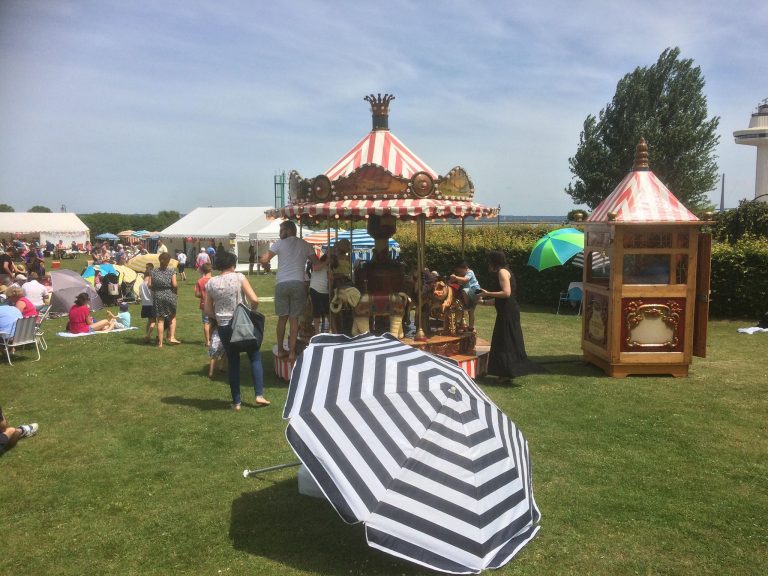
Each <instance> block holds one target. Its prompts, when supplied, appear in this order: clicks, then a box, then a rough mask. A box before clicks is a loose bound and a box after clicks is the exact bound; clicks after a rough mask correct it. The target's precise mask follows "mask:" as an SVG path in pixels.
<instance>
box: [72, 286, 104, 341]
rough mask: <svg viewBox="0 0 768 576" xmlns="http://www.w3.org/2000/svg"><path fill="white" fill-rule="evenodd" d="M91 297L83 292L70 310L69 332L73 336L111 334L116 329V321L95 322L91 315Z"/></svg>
mask: <svg viewBox="0 0 768 576" xmlns="http://www.w3.org/2000/svg"><path fill="white" fill-rule="evenodd" d="M90 303H91V297H90V296H88V294H87V293H86V292H81V293H80V294H78V295H77V298H75V303H74V305H73V306H72V308H70V309H69V322H68V323H67V330H69V332H71V333H72V334H88V333H89V332H109V331H110V330H112V329H113V328H114V327H115V320H113V319H111V318H109V319H107V320H99V321H98V322H95V321H94V320H93V316H92V315H91V308H90Z"/></svg>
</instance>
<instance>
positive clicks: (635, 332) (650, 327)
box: [626, 300, 682, 348]
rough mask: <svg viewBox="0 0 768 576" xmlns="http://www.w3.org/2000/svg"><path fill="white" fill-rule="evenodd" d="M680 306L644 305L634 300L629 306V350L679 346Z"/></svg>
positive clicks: (674, 304) (672, 303)
mask: <svg viewBox="0 0 768 576" xmlns="http://www.w3.org/2000/svg"><path fill="white" fill-rule="evenodd" d="M681 310H682V309H681V308H680V305H679V304H678V303H677V302H673V301H668V302H667V303H666V304H643V301H642V300H633V301H631V302H630V303H629V304H628V305H627V316H626V318H627V340H626V342H627V346H628V347H629V348H649V347H653V348H658V347H669V348H674V347H675V346H677V344H678V341H679V338H678V325H679V324H680V312H681Z"/></svg>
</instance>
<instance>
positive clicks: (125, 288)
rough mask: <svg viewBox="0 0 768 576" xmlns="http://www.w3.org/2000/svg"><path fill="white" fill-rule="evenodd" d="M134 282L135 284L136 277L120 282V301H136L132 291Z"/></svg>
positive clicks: (130, 302)
mask: <svg viewBox="0 0 768 576" xmlns="http://www.w3.org/2000/svg"><path fill="white" fill-rule="evenodd" d="M135 284H136V278H134V279H133V280H131V281H130V282H128V281H126V280H123V281H122V282H121V283H120V298H119V300H120V302H128V303H129V304H133V303H135V302H137V301H138V298H137V296H136V292H134V285H135Z"/></svg>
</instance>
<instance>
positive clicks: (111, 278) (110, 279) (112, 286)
mask: <svg viewBox="0 0 768 576" xmlns="http://www.w3.org/2000/svg"><path fill="white" fill-rule="evenodd" d="M97 292H98V294H99V296H100V297H101V301H102V302H103V303H104V305H105V306H117V304H118V302H119V301H120V296H121V294H120V278H119V277H118V275H117V274H112V273H111V272H110V273H109V274H105V275H104V276H102V277H101V286H99V289H98V290H97Z"/></svg>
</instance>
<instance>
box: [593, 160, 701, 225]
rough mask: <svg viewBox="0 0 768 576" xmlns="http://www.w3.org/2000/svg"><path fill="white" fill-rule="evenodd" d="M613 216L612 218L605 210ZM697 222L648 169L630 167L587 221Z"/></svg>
mask: <svg viewBox="0 0 768 576" xmlns="http://www.w3.org/2000/svg"><path fill="white" fill-rule="evenodd" d="M609 212H612V213H613V214H615V215H616V218H615V219H613V220H611V219H609V218H608V213H609ZM608 221H612V222H698V221H699V219H698V218H697V217H696V216H695V215H694V214H693V213H692V212H691V211H690V210H688V208H686V207H685V206H684V205H683V203H682V202H680V200H678V199H677V198H676V197H675V195H674V194H672V192H670V191H669V188H667V187H666V186H664V184H663V183H662V182H661V180H659V179H658V178H657V177H656V175H655V174H654V173H653V172H651V171H650V170H633V171H632V172H630V173H629V174H627V176H626V177H625V178H624V179H623V180H622V181H621V182H620V183H619V185H618V186H616V188H615V189H614V190H613V192H611V193H610V194H609V195H608V197H607V198H606V199H605V200H603V201H602V202H601V203H600V204H599V205H598V207H597V208H595V209H594V211H593V212H592V214H590V215H589V218H587V222H608Z"/></svg>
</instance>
